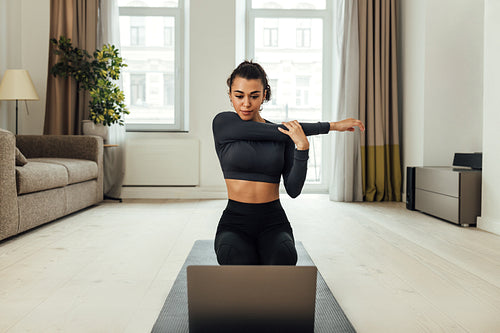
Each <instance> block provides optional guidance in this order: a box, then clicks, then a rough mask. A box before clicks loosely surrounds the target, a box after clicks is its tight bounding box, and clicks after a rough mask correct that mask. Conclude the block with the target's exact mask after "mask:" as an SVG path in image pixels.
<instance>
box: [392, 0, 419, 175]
mask: <svg viewBox="0 0 500 333" xmlns="http://www.w3.org/2000/svg"><path fill="white" fill-rule="evenodd" d="M399 14H400V17H399V27H400V32H399V36H398V37H399V38H398V39H399V50H400V67H399V70H400V79H399V86H400V88H399V92H400V99H399V104H400V111H401V113H402V114H401V118H402V119H401V123H402V133H403V135H402V160H403V165H404V166H405V169H404V170H403V171H404V172H406V166H408V165H410V166H417V165H424V135H423V129H424V111H425V106H424V104H425V103H424V100H425V99H424V88H425V75H424V73H425V32H426V27H425V23H426V2H425V1H412V0H402V1H401V5H400V12H399ZM405 179H406V178H405Z"/></svg>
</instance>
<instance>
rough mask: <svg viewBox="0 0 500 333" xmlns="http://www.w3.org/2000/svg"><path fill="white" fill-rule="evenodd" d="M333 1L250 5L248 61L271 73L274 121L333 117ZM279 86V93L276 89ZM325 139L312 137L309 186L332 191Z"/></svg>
mask: <svg viewBox="0 0 500 333" xmlns="http://www.w3.org/2000/svg"><path fill="white" fill-rule="evenodd" d="M331 6H333V4H332V2H331V1H326V0H300V1H297V0H267V1H266V0H246V22H247V27H246V36H245V39H246V47H245V57H246V58H247V59H254V60H255V61H256V62H258V63H260V64H261V65H262V66H263V67H264V69H265V70H266V72H267V74H268V76H269V78H270V85H271V92H272V100H271V101H270V102H269V103H266V104H264V106H263V111H262V114H263V116H264V117H265V118H266V119H268V120H270V121H273V122H281V121H285V120H294V119H298V120H300V121H304V122H317V121H322V120H323V119H327V118H329V117H325V116H324V115H327V114H328V115H329V114H331V107H332V102H331V101H330V99H329V96H331V93H330V92H331V90H332V83H331V82H332V74H331V72H332V64H333V60H332V51H331V50H332V45H333V32H332V31H333V27H332V25H331V24H332V23H331V20H332V12H333V8H331ZM278 84H279V91H278V90H274V89H275V87H277V86H278ZM324 138H325V136H311V137H310V138H309V142H310V147H311V149H310V152H309V162H308V173H307V180H306V187H307V186H309V188H311V187H317V188H324V189H326V187H327V180H326V178H327V177H328V175H327V172H326V168H325V167H324V166H323V165H322V161H324V160H327V157H328V154H329V153H328V150H327V149H323V148H324V147H325V144H326V142H327V140H324Z"/></svg>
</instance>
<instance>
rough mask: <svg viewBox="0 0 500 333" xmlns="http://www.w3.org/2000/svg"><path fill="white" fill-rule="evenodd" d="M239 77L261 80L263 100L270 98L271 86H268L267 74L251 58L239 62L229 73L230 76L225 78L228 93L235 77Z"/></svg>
mask: <svg viewBox="0 0 500 333" xmlns="http://www.w3.org/2000/svg"><path fill="white" fill-rule="evenodd" d="M237 77H241V78H243V79H247V80H253V79H258V80H261V81H262V86H263V87H264V93H265V99H264V100H265V101H266V102H267V101H269V100H270V99H271V87H270V86H269V82H268V78H267V74H266V72H265V71H264V68H262V66H261V65H259V64H258V63H256V62H252V61H251V60H250V61H248V60H245V61H243V62H242V63H241V64H239V65H238V67H236V68H235V69H234V71H233V72H232V73H231V76H229V78H228V79H227V86H228V87H229V93H231V86H232V85H233V81H234V79H235V78H237Z"/></svg>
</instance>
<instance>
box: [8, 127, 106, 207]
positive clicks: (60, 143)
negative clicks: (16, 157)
mask: <svg viewBox="0 0 500 333" xmlns="http://www.w3.org/2000/svg"><path fill="white" fill-rule="evenodd" d="M16 145H17V148H19V150H20V151H21V153H23V155H24V156H26V157H27V158H36V157H55V158H79V159H84V160H90V161H95V162H96V163H97V168H98V176H97V183H98V190H97V193H96V202H99V201H102V199H103V174H104V171H103V149H104V148H103V139H102V137H100V136H94V135H17V136H16Z"/></svg>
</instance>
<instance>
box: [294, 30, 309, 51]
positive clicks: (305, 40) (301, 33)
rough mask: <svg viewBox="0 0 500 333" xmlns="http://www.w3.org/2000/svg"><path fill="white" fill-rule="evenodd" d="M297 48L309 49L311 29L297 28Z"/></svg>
mask: <svg viewBox="0 0 500 333" xmlns="http://www.w3.org/2000/svg"><path fill="white" fill-rule="evenodd" d="M296 44H297V47H311V28H297V43H296Z"/></svg>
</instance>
